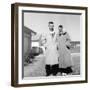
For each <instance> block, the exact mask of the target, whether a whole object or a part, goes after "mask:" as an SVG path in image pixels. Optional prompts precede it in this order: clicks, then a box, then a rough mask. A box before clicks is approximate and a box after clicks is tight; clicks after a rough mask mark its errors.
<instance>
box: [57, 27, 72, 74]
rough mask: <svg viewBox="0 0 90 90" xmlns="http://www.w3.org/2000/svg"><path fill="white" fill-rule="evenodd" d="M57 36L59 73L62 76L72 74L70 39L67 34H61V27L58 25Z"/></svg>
mask: <svg viewBox="0 0 90 90" xmlns="http://www.w3.org/2000/svg"><path fill="white" fill-rule="evenodd" d="M58 29H59V32H58V34H57V42H58V53H59V71H60V72H61V74H62V75H67V74H70V73H72V62H71V53H70V41H71V40H70V37H69V34H68V33H67V32H63V26H62V25H59V27H58Z"/></svg>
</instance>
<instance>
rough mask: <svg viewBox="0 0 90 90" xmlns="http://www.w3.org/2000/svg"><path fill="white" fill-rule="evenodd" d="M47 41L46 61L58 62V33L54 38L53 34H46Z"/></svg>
mask: <svg viewBox="0 0 90 90" xmlns="http://www.w3.org/2000/svg"><path fill="white" fill-rule="evenodd" d="M45 39H46V43H45V44H44V47H46V50H45V63H46V64H49V65H54V64H58V51H57V43H56V34H55V35H54V37H53V38H52V36H51V34H47V35H46V36H45Z"/></svg>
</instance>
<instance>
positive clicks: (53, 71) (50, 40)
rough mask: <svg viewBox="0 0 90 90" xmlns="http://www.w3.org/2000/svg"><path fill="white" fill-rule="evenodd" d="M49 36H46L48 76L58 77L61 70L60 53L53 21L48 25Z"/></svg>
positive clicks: (46, 67)
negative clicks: (59, 69)
mask: <svg viewBox="0 0 90 90" xmlns="http://www.w3.org/2000/svg"><path fill="white" fill-rule="evenodd" d="M48 27H49V34H47V35H46V36H45V39H43V40H45V44H44V47H45V49H46V50H45V64H46V65H45V69H46V76H50V75H53V76H56V75H57V72H58V68H59V64H58V52H57V44H56V34H55V31H54V23H53V22H52V21H51V22H49V23H48Z"/></svg>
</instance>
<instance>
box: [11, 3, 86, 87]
mask: <svg viewBox="0 0 90 90" xmlns="http://www.w3.org/2000/svg"><path fill="white" fill-rule="evenodd" d="M19 6H23V7H41V8H56V9H57V8H61V9H74V10H75V9H76V10H85V52H86V53H85V80H80V81H65V82H64V81H63V82H47V83H34V84H29V83H28V84H19V83H18V80H19V77H18V57H19V56H18V50H19V47H18V38H19V36H18V35H19V31H18V7H19ZM87 82H88V8H87V7H81V6H62V5H45V4H32V3H15V4H12V5H11V85H12V86H14V87H21V86H41V85H58V84H59V85H60V84H74V83H87Z"/></svg>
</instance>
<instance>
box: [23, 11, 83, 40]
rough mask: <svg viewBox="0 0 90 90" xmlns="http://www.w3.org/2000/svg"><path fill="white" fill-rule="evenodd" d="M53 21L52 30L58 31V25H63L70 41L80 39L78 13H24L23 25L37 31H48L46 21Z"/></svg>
mask: <svg viewBox="0 0 90 90" xmlns="http://www.w3.org/2000/svg"><path fill="white" fill-rule="evenodd" d="M49 21H53V22H54V30H55V32H56V33H57V32H58V25H60V24H61V25H63V28H64V31H67V32H68V33H69V35H70V38H71V40H72V41H80V37H81V36H80V28H81V27H80V26H81V25H80V15H71V14H48V13H35V12H34V13H30V12H25V13H24V26H26V27H28V28H30V29H32V30H34V31H35V32H37V33H48V32H49V28H48V22H49Z"/></svg>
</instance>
